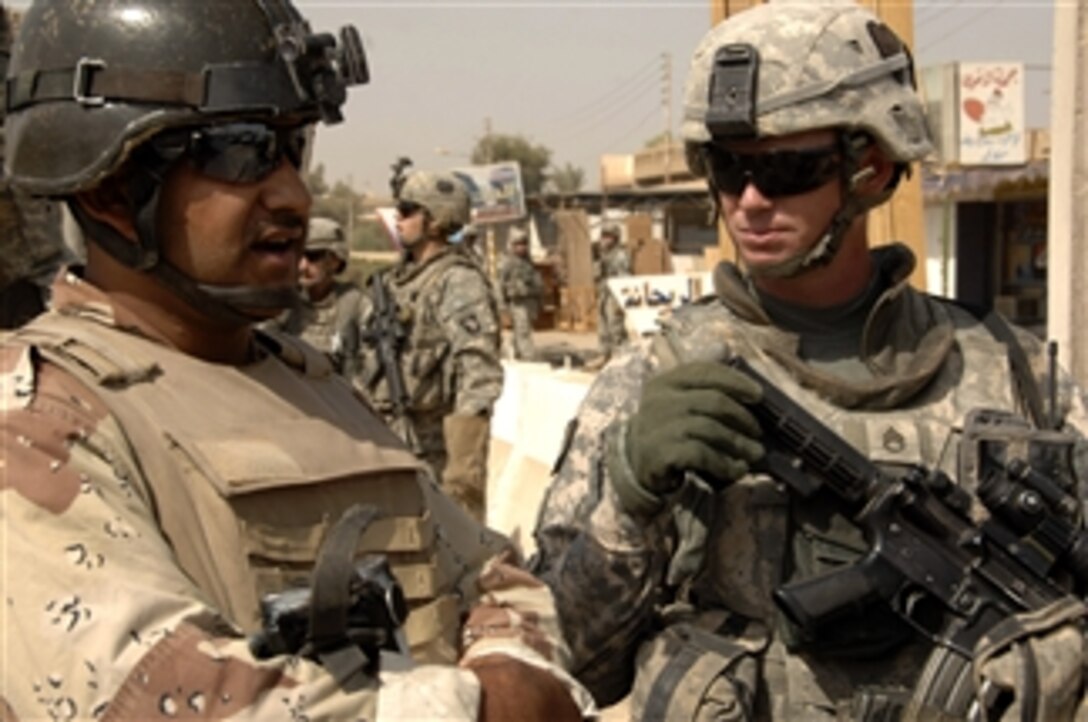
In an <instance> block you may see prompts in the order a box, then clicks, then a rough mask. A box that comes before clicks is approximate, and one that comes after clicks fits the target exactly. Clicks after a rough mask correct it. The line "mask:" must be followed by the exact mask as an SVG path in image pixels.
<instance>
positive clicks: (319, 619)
mask: <svg viewBox="0 0 1088 722" xmlns="http://www.w3.org/2000/svg"><path fill="white" fill-rule="evenodd" d="M377 517H378V509H377V508H376V507H374V506H372V505H369V504H365V505H364V504H354V505H352V506H351V507H349V508H348V509H347V510H346V511H345V512H344V514H343V515H342V516H341V517H340V519H339V520H338V521H337V522H336V523H335V524H334V525H333V526H332V528H331V529H329V533H328V535H327V536H326V537H325V541H324V543H323V544H322V546H321V553H320V554H319V555H318V558H317V564H316V565H315V566H314V579H313V596H312V599H313V603H312V605H311V609H310V615H311V616H310V635H311V637H310V638H311V642H312V644H313V648H314V652H315V653H316V655H317V658H318V660H319V661H320V662H321V664H322V666H324V667H325V668H326V669H328V670H329V672H330V673H331V674H332V675H333V677H334V678H335V679H336V681H337V682H338V683H339V684H340V685H341V686H342V687H346V686H347V682H348V680H349V679H350V678H351V677H352V676H353V675H355V673H356V672H358V671H360V670H362V669H365V668H366V667H367V666H368V664H369V663H370V660H368V659H367V657H366V655H365V654H363V652H362V650H360V649H359V647H358V646H357V645H355V644H354V643H353V642H352V641H351V640H350V639H349V638H348V633H347V632H348V611H349V607H350V605H351V600H350V596H351V595H350V583H351V580H352V578H353V577H354V575H355V568H354V565H353V561H354V557H355V551H356V549H357V548H358V546H359V539H360V537H361V536H362V534H363V532H364V531H366V528H367V527H368V526H370V523H371V522H372V521H374V520H375V519H376V518H377Z"/></svg>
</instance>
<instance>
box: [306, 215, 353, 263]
mask: <svg viewBox="0 0 1088 722" xmlns="http://www.w3.org/2000/svg"><path fill="white" fill-rule="evenodd" d="M306 250H307V251H328V252H329V253H331V254H332V255H334V256H336V258H337V259H338V260H339V261H340V267H339V268H338V269H337V270H336V272H337V273H340V272H341V271H343V270H344V268H345V267H347V265H348V256H349V253H348V242H347V239H346V238H345V237H344V229H343V228H341V227H340V224H339V223H337V222H336V221H334V220H333V219H331V218H321V217H318V216H315V217H313V218H311V219H310V225H309V230H308V232H307V235H306Z"/></svg>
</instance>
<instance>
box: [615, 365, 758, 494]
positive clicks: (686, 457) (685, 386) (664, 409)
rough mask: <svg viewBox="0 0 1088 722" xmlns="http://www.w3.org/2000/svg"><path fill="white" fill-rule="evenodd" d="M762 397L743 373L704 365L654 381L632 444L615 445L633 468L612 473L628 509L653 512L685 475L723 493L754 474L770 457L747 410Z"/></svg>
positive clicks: (632, 423)
mask: <svg viewBox="0 0 1088 722" xmlns="http://www.w3.org/2000/svg"><path fill="white" fill-rule="evenodd" d="M760 395H761V390H760V387H759V385H758V384H757V383H756V382H754V381H752V380H751V379H750V378H748V377H747V376H745V375H744V374H743V373H741V372H740V371H737V370H736V369H734V368H732V367H730V366H726V365H725V364H720V363H711V362H704V361H698V362H692V363H688V364H683V365H681V366H677V367H676V368H674V369H671V370H669V371H666V372H664V373H662V374H660V375H658V376H655V377H653V378H651V379H650V380H649V381H647V382H646V385H645V386H643V388H642V399H641V401H640V402H639V407H638V411H636V412H635V414H634V415H633V416H632V417H631V418H630V419H629V420H628V422H627V425H626V438H617V439H616V441H618V442H619V443H618V444H616V445H617V446H618V447H619V449H618V450H620V451H621V452H622V454H621V455H623V456H625V457H626V461H627V464H626V466H628V467H629V469H630V473H629V474H623V473H615V472H614V473H613V474H612V477H613V479H614V483H615V485H616V490H617V492H618V493H619V496H620V498H621V500H622V501H623V502H624V505H625V506H627V507H628V508H629V510H630V511H636V510H639V511H648V510H649V507H650V506H653V504H652V503H651V500H653V499H657V500H660V498H661V497H662V496H664V495H666V494H669V493H671V492H674V491H676V490H677V489H678V488H680V485H681V484H682V483H683V481H684V473H685V472H693V473H695V474H698V475H699V477H700V478H702V479H703V480H705V481H706V482H707V483H708V484H710V485H711V486H713V487H714V488H717V489H720V488H722V487H724V486H725V485H727V484H729V483H730V482H733V481H735V480H737V479H739V478H740V477H742V476H744V475H745V474H747V473H748V469H749V465H750V464H751V463H753V462H755V461H758V460H759V459H760V458H762V456H763V453H764V452H763V445H762V444H760V443H759V441H758V439H759V437H760V435H761V433H762V432H761V430H760V427H759V422H757V421H756V419H755V417H754V416H753V415H752V413H751V412H750V411H749V410H748V409H747V408H745V404H750V403H754V402H756V401H759V399H760ZM622 435H623V429H619V430H618V436H622ZM615 466H616V465H615V464H612V467H613V468H614V469H615Z"/></svg>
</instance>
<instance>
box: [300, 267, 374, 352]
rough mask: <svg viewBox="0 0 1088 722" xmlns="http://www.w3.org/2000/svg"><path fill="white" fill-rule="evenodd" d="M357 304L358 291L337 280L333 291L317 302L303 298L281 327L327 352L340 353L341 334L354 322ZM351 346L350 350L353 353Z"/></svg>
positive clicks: (341, 345)
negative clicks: (310, 301) (309, 301)
mask: <svg viewBox="0 0 1088 722" xmlns="http://www.w3.org/2000/svg"><path fill="white" fill-rule="evenodd" d="M358 306H359V292H358V289H356V287H355V286H354V285H352V284H350V283H339V282H338V283H337V284H336V286H335V287H334V288H333V290H332V292H331V293H330V294H329V295H328V296H326V297H325V298H323V299H322V300H320V301H318V302H317V303H308V302H306V301H303V302H302V303H301V304H300V305H299V307H298V308H297V309H295V310H294V311H292V313H291V314H290V315H289V316H288V317H287V320H286V321H285V322H284V325H283V329H284V330H285V331H287V332H288V333H290V334H292V335H294V336H298V337H299V338H301V339H302V340H303V341H305V342H306V343H308V344H310V345H311V346H313V347H314V348H316V349H318V350H319V351H324V352H325V353H327V354H333V353H341V352H343V351H344V350H345V349H344V348H343V343H344V339H343V337H342V334H344V333H345V331H347V330H348V329H347V328H346V327H347V326H348V324H351V323H353V320H354V316H355V314H356V313H357V309H358ZM354 350H355V349H354V348H353V349H351V351H352V352H354Z"/></svg>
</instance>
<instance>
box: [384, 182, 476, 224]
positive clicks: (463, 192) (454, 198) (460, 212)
mask: <svg viewBox="0 0 1088 722" xmlns="http://www.w3.org/2000/svg"><path fill="white" fill-rule="evenodd" d="M397 201H398V202H401V203H415V204H417V205H419V206H422V207H423V208H424V209H426V211H427V213H428V214H430V217H431V223H433V224H434V227H435V229H436V230H438V232H439V233H441V234H443V235H447V236H448V235H450V234H453V233H456V232H457V231H459V230H460V229H461V227H462V226H465V225H467V224H468V222H469V220H470V215H471V199H470V198H469V194H468V188H467V187H466V186H465V184H464V182H463V181H461V179H460V178H458V177H457V176H455V175H454V174H452V173H443V172H437V171H422V170H418V171H412V172H411V173H409V174H408V177H407V178H406V179H405V180H404V184H403V185H402V186H401V187H400V192H399V194H398V195H397Z"/></svg>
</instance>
